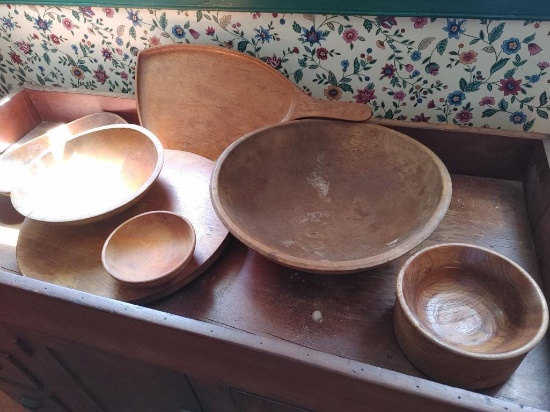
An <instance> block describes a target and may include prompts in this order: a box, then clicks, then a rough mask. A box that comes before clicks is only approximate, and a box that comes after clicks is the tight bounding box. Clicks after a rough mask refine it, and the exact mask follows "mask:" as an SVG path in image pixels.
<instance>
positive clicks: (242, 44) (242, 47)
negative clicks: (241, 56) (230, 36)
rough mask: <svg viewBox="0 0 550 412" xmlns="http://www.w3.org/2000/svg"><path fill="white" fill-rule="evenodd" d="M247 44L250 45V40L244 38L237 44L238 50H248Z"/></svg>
mask: <svg viewBox="0 0 550 412" xmlns="http://www.w3.org/2000/svg"><path fill="white" fill-rule="evenodd" d="M246 46H248V40H242V41H240V42H239V44H237V50H238V51H240V52H241V53H242V52H244V51H245V50H246Z"/></svg>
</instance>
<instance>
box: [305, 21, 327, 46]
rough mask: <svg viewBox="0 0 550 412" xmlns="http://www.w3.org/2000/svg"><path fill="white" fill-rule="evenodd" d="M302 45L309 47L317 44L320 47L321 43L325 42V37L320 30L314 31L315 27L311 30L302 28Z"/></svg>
mask: <svg viewBox="0 0 550 412" xmlns="http://www.w3.org/2000/svg"><path fill="white" fill-rule="evenodd" d="M302 30H303V33H302V37H303V39H302V43H309V45H310V46H313V45H314V44H315V43H317V44H318V45H319V46H320V45H321V41H323V40H325V35H324V33H323V32H322V31H321V30H315V26H311V29H309V30H308V29H306V28H302Z"/></svg>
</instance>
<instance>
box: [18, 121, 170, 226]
mask: <svg viewBox="0 0 550 412" xmlns="http://www.w3.org/2000/svg"><path fill="white" fill-rule="evenodd" d="M162 161H163V153H162V147H161V145H160V143H159V142H158V140H156V137H154V135H152V134H151V133H150V132H148V131H146V129H143V128H140V127H138V126H133V125H117V126H106V127H100V128H97V129H93V130H91V131H89V132H84V133H82V134H79V135H77V136H75V138H73V139H70V140H68V141H67V142H65V143H64V144H63V145H62V146H60V147H52V148H51V149H50V150H49V151H47V152H45V153H44V154H43V155H41V156H39V157H38V158H36V159H35V160H33V161H32V162H31V163H30V164H29V166H28V167H27V168H26V169H25V172H24V173H23V174H22V178H21V179H20V180H19V181H18V182H17V184H16V186H15V187H14V190H13V192H12V201H13V204H14V206H15V208H16V209H17V210H18V211H19V212H20V213H21V214H23V215H25V216H28V217H31V218H33V219H36V220H43V221H51V222H72V221H81V220H89V219H90V218H93V217H97V216H101V215H103V214H108V213H109V212H111V211H113V210H117V209H118V208H121V207H123V206H125V205H129V204H131V201H132V200H135V199H136V198H137V197H138V196H140V195H141V194H143V193H144V192H145V190H146V189H147V188H148V187H149V186H150V185H151V184H152V183H153V181H154V180H155V179H156V177H157V176H158V174H159V173H160V169H161V167H162Z"/></svg>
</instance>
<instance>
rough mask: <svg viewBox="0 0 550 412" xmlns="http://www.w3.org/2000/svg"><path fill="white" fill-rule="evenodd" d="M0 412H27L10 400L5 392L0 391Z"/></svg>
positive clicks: (13, 400)
mask: <svg viewBox="0 0 550 412" xmlns="http://www.w3.org/2000/svg"><path fill="white" fill-rule="evenodd" d="M0 411H1V412H27V411H28V409H26V408H23V407H22V406H21V405H20V404H19V403H18V402H17V401H16V400H15V399H12V398H10V397H9V396H8V395H7V394H6V393H5V392H3V391H0Z"/></svg>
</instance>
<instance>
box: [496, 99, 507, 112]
mask: <svg viewBox="0 0 550 412" xmlns="http://www.w3.org/2000/svg"><path fill="white" fill-rule="evenodd" d="M498 108H499V109H500V110H502V111H503V112H505V111H506V110H508V102H507V101H506V100H504V99H501V100H500V102H498Z"/></svg>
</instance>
